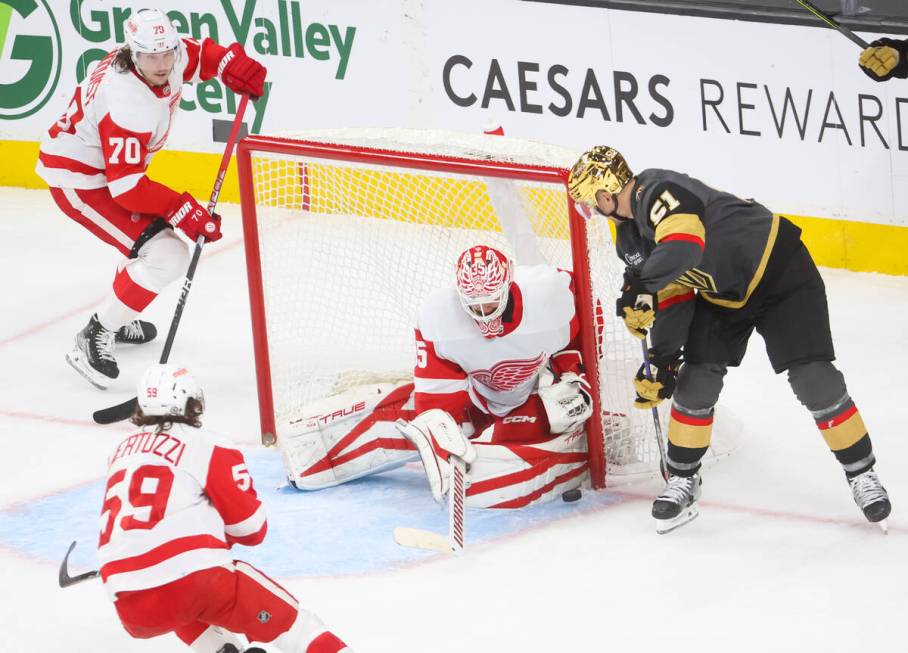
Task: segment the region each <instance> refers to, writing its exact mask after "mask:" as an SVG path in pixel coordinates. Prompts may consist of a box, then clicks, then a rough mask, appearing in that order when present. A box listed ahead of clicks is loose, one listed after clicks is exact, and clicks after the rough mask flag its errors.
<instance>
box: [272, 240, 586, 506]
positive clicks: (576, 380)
mask: <svg viewBox="0 0 908 653" xmlns="http://www.w3.org/2000/svg"><path fill="white" fill-rule="evenodd" d="M455 270H456V283H452V284H451V285H449V286H445V287H443V288H440V289H438V290H437V291H435V292H434V293H432V294H431V295H429V297H427V298H426V299H425V301H423V303H422V304H421V306H420V308H419V312H418V323H417V328H416V342H415V346H416V367H415V370H414V383H413V384H409V383H407V384H402V385H398V386H396V387H395V386H388V387H378V386H376V388H375V389H374V392H370V393H366V394H364V393H362V392H360V393H359V394H357V392H353V393H351V394H350V395H349V396H341V397H338V398H336V399H334V400H332V401H330V402H328V403H326V404H325V405H323V406H321V407H320V408H319V410H318V411H314V414H313V415H312V417H311V419H309V420H304V421H303V422H304V423H302V424H301V426H300V431H299V433H298V434H295V436H292V437H286V438H283V439H282V442H280V444H281V447H282V450H283V452H284V458H285V463H286V465H287V469H288V474H289V476H290V480H291V482H293V483H294V485H296V486H297V487H299V488H301V489H318V488H321V487H328V486H330V485H336V484H337V483H340V482H344V481H347V480H350V479H352V478H357V477H359V476H363V475H366V474H372V473H376V472H380V471H384V470H386V469H389V468H392V467H395V466H398V465H401V464H403V463H404V462H406V461H408V460H412V459H413V454H412V449H413V448H414V447H415V448H416V450H417V452H418V454H419V457H420V458H421V459H422V462H423V466H424V468H425V470H426V474H427V476H428V479H429V485H430V488H431V490H432V494H433V496H434V498H435V499H436V500H437V501H439V502H441V501H442V500H443V499H444V497H445V495H446V493H447V490H448V477H449V464H448V460H449V457H450V455H451V453H452V452H454V453H457V454H459V455H460V456H461V457H463V458H464V459H465V460H466V461H467V462H468V463H470V464H471V468H470V473H469V479H470V481H471V486H470V487H469V488H468V490H467V505H468V506H471V507H484V508H520V507H523V506H527V505H530V504H532V503H535V502H541V501H547V500H550V499H552V498H554V497H558V496H561V494H563V493H564V492H566V491H568V490H572V489H574V488H577V487H579V486H580V484H581V483H582V482H583V480H584V479H585V478H586V475H587V470H588V455H587V448H586V437H585V434H584V429H583V425H584V422H585V421H586V419H587V418H588V417H589V416H590V415H591V413H592V407H591V397H590V394H589V385H588V383H587V381H586V377H585V376H584V373H583V369H582V366H581V359H580V353H579V351H577V349H576V344H575V340H576V338H577V335H578V330H579V319H578V317H577V314H576V308H575V297H574V292H573V278H572V275H571V274H570V273H569V272H567V271H564V270H558V269H556V268H554V267H552V266H549V265H535V266H515V265H514V263H513V262H512V261H511V260H509V259H508V258H507V257H506V256H505V255H504V254H502V253H501V252H500V251H498V250H496V249H493V248H491V247H488V246H485V245H477V246H475V247H471V248H469V249H468V250H466V251H465V252H463V253H462V254H461V255H460V256H459V257H458V260H457V264H456V268H455ZM395 422H396V423H395ZM442 432H444V433H445V434H446V435H447V436H448V437H446V438H444V439H443V440H442V441H441V442H439V441H438V440H437V439H436V437H434V436H433V434H434V435H439V434H440V433H442ZM401 436H403V437H401Z"/></svg>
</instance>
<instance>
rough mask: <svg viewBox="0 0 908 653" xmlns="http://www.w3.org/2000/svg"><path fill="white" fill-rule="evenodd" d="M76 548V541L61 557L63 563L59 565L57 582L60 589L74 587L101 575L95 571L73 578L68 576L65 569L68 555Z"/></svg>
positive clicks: (67, 571) (66, 568) (67, 570)
mask: <svg viewBox="0 0 908 653" xmlns="http://www.w3.org/2000/svg"><path fill="white" fill-rule="evenodd" d="M75 548H76V541H75V540H73V543H72V544H70V545H69V548H68V549H67V550H66V555H65V556H63V562H61V563H60V573H59V575H58V577H57V578H58V581H59V583H60V587H69V586H70V585H75V584H76V583H81V582H82V581H84V580H90V579H92V578H97V577H98V576H100V575H101V572H99V571H98V570H97V569H95V570H93V571H86V572H85V573H83V574H77V575H75V576H70V575H69V569H68V567H67V561H68V560H69V554H70V553H72V552H73V549H75Z"/></svg>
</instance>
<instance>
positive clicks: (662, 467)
mask: <svg viewBox="0 0 908 653" xmlns="http://www.w3.org/2000/svg"><path fill="white" fill-rule="evenodd" d="M640 346H641V347H642V348H643V369H644V370H645V371H646V379H647V380H648V381H652V380H653V371H652V370H651V369H650V366H649V350H648V349H647V347H646V338H644V339H643V340H641V341H640ZM653 428H655V430H656V446H657V447H658V448H659V472H660V473H661V474H662V478H663V479H664V480H666V481H668V465H667V464H666V462H665V437H664V436H663V435H662V421H661V420H660V419H659V409H658V408H656V407H655V406H653Z"/></svg>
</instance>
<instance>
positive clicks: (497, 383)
mask: <svg viewBox="0 0 908 653" xmlns="http://www.w3.org/2000/svg"><path fill="white" fill-rule="evenodd" d="M544 359H545V354H539V355H538V356H537V357H536V358H528V359H527V360H522V361H501V362H500V363H496V364H495V365H493V366H492V369H490V370H476V371H475V372H471V373H470V378H472V379H473V380H475V381H476V382H477V383H481V384H482V385H484V386H486V387H488V388H491V389H492V390H496V391H498V392H508V391H510V390H515V389H517V388H519V387H520V386H522V385H523V384H524V383H526V382H527V381H529V380H530V379H532V378H533V377H534V376H536V373H537V372H538V371H539V368H540V367H541V366H542V361H543V360H544Z"/></svg>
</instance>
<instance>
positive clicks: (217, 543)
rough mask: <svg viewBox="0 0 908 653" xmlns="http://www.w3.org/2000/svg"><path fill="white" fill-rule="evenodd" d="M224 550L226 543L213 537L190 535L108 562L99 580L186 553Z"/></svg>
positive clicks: (102, 568) (103, 567) (102, 569)
mask: <svg viewBox="0 0 908 653" xmlns="http://www.w3.org/2000/svg"><path fill="white" fill-rule="evenodd" d="M226 548H227V543H226V542H224V541H223V540H219V539H218V538H216V537H214V536H213V535H191V536H189V537H181V538H177V539H175V540H171V541H169V542H166V543H165V544H162V545H161V546H158V547H155V548H153V549H151V550H150V551H146V552H145V553H142V554H140V555H137V556H132V557H130V558H121V559H120V560H114V561H112V562H108V563H107V564H106V565H103V566H102V567H101V579H102V580H104V581H106V580H107V579H108V578H109V577H110V576H112V575H114V574H123V573H127V572H130V571H138V570H140V569H145V568H146V567H151V566H154V565H157V564H160V563H161V562H164V561H165V560H168V559H170V558H173V557H174V556H177V555H180V554H181V553H185V552H186V551H193V550H195V549H226Z"/></svg>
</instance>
